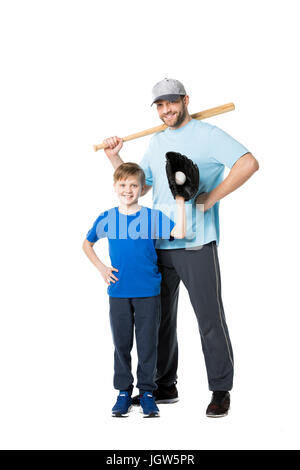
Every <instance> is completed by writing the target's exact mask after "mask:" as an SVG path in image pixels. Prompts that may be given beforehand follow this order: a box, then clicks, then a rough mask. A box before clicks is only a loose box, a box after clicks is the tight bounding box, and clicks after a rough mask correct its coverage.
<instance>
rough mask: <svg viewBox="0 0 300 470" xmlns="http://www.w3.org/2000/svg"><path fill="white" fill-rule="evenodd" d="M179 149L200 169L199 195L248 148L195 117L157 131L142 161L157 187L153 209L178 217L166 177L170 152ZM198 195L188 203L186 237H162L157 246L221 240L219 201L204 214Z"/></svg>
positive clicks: (218, 180) (149, 179)
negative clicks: (165, 238) (170, 240)
mask: <svg viewBox="0 0 300 470" xmlns="http://www.w3.org/2000/svg"><path fill="white" fill-rule="evenodd" d="M170 151H172V152H179V153H181V154H183V155H186V156H187V157H188V158H190V159H191V160H193V162H194V163H196V165H197V166H198V168H199V173H200V185H199V191H198V194H200V193H201V192H206V193H208V192H210V191H211V190H212V189H214V188H215V187H216V186H218V185H219V184H220V183H221V182H222V180H223V175H224V168H225V167H227V168H232V166H233V165H234V163H235V162H236V161H237V160H238V159H239V158H240V157H241V156H242V155H244V154H245V153H247V152H248V150H247V148H246V147H244V146H243V145H242V144H240V143H239V142H238V141H236V140H235V139H233V138H232V137H231V136H230V135H228V134H227V133H226V132H224V131H222V130H221V129H219V128H218V127H216V126H212V125H211V124H208V123H206V122H203V121H198V120H196V119H192V120H191V121H189V122H188V123H187V124H186V125H185V126H183V127H180V128H178V129H170V128H169V127H168V128H167V129H166V130H165V131H162V132H158V133H156V134H155V135H154V136H153V137H152V138H151V140H150V144H149V147H148V149H147V151H146V153H145V155H144V157H143V159H142V161H141V162H140V166H141V167H142V168H143V170H144V172H145V175H146V184H147V185H150V186H152V189H153V194H152V196H153V208H155V209H159V210H161V211H163V212H164V214H166V215H168V216H169V217H170V218H171V219H173V220H175V217H176V204H175V201H174V198H173V196H172V193H171V191H170V188H169V184H168V179H167V176H166V158H165V155H166V153H167V152H170ZM195 199H196V197H195V198H194V199H193V200H191V201H188V202H187V203H186V236H185V238H183V239H176V240H174V241H173V242H172V243H170V242H169V241H168V240H159V241H158V242H157V245H156V248H160V249H169V248H172V249H174V248H185V249H189V248H193V247H197V246H201V245H204V244H206V243H209V242H211V241H213V240H216V241H217V243H219V232H220V229H219V202H217V203H216V204H215V205H214V206H213V207H212V208H211V209H209V210H208V211H206V212H205V213H204V214H203V212H202V211H201V210H200V208H197V207H196V204H195Z"/></svg>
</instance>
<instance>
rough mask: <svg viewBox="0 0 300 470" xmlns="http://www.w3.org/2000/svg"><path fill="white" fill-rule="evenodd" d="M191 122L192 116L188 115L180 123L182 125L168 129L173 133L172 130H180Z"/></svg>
mask: <svg viewBox="0 0 300 470" xmlns="http://www.w3.org/2000/svg"><path fill="white" fill-rule="evenodd" d="M191 120H192V116H190V115H189V114H188V115H187V117H186V118H185V120H184V121H182V123H181V124H179V126H176V127H169V129H171V130H172V131H173V130H176V129H180V128H181V127H183V126H186V125H187V124H188V123H189V122H190V121H191Z"/></svg>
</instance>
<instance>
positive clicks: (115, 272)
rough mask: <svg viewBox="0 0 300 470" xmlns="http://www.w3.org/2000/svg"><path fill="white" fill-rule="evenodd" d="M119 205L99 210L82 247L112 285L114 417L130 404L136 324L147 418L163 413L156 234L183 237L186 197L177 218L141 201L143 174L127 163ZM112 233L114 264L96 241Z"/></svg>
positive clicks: (119, 174) (118, 186) (118, 180)
mask: <svg viewBox="0 0 300 470" xmlns="http://www.w3.org/2000/svg"><path fill="white" fill-rule="evenodd" d="M114 188H115V191H116V193H117V196H118V198H119V201H120V204H119V207H114V208H112V209H109V210H108V211H106V212H103V213H102V214H100V216H99V217H98V218H97V220H96V221H95V223H94V225H93V227H92V228H91V229H90V230H89V232H88V233H87V236H86V239H85V241H84V243H83V250H84V252H85V253H86V255H87V256H88V258H89V259H90V261H91V262H92V263H93V264H94V265H95V266H96V268H97V269H98V270H99V271H100V273H101V275H102V277H103V279H104V281H105V282H106V283H107V284H108V289H107V291H108V294H109V304H110V323H111V329H112V336H113V341H114V346H115V353H114V387H115V388H116V389H117V390H119V391H120V392H119V396H118V399H117V402H116V404H115V406H114V407H113V409H112V415H113V416H116V417H121V416H127V415H128V412H129V411H130V409H131V406H132V399H131V393H132V390H133V376H132V373H131V356H130V352H131V349H132V344H133V334H134V329H135V335H136V345H137V355H138V368H137V380H138V381H137V387H138V388H139V392H140V397H141V398H140V405H141V408H142V411H143V415H144V417H156V416H159V409H158V407H157V406H156V404H155V400H154V397H153V390H156V388H157V386H156V384H155V372H156V359H157V342H158V329H159V324H160V282H161V274H160V273H159V271H158V267H157V256H156V251H155V242H156V239H158V238H167V239H172V238H184V237H185V230H186V228H185V227H186V217H185V202H184V198H182V197H179V196H177V197H176V206H177V223H176V225H175V224H174V222H173V221H172V220H171V219H169V218H168V217H167V216H166V215H165V214H163V213H162V212H161V211H159V210H154V209H149V208H148V207H143V206H140V205H139V202H138V200H139V197H140V196H141V195H142V193H143V191H144V188H145V174H144V172H143V170H142V168H140V167H139V166H138V165H137V164H136V163H123V164H122V165H120V166H119V167H118V168H117V169H116V171H115V173H114ZM104 237H107V238H108V242H109V254H110V259H111V264H112V266H111V267H108V266H105V265H104V264H103V263H102V262H101V261H100V259H99V258H98V257H97V255H96V253H95V251H94V249H93V245H94V243H95V242H96V241H97V240H98V239H99V238H104Z"/></svg>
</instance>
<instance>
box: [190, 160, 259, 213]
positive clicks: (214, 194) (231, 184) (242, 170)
mask: <svg viewBox="0 0 300 470" xmlns="http://www.w3.org/2000/svg"><path fill="white" fill-rule="evenodd" d="M258 169H259V164H258V161H257V160H256V159H255V158H254V157H253V155H252V154H251V153H250V152H249V153H246V154H245V155H243V156H242V157H240V158H239V159H238V160H237V161H236V162H235V164H234V165H233V167H232V168H231V170H230V172H229V173H228V176H227V177H226V178H225V179H224V181H222V183H220V184H219V185H218V186H217V187H216V188H214V189H213V190H212V191H210V192H209V193H203V194H200V195H199V196H198V197H197V200H196V204H204V212H205V211H207V210H208V209H210V208H211V207H212V206H213V205H214V204H216V202H218V201H220V200H221V199H223V197H225V196H227V195H228V194H230V193H232V192H233V191H235V190H236V189H237V188H239V187H240V186H242V184H244V183H245V182H246V181H247V180H248V179H249V178H250V176H252V175H253V173H255V171H257V170H258Z"/></svg>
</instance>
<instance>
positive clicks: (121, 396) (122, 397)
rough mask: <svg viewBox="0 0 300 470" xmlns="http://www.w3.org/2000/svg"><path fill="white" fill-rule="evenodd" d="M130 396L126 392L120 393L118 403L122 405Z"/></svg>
mask: <svg viewBox="0 0 300 470" xmlns="http://www.w3.org/2000/svg"><path fill="white" fill-rule="evenodd" d="M127 398H128V395H126V394H125V393H122V392H121V393H120V394H119V395H118V398H117V403H116V405H121V404H122V403H124V401H126V400H127Z"/></svg>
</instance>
